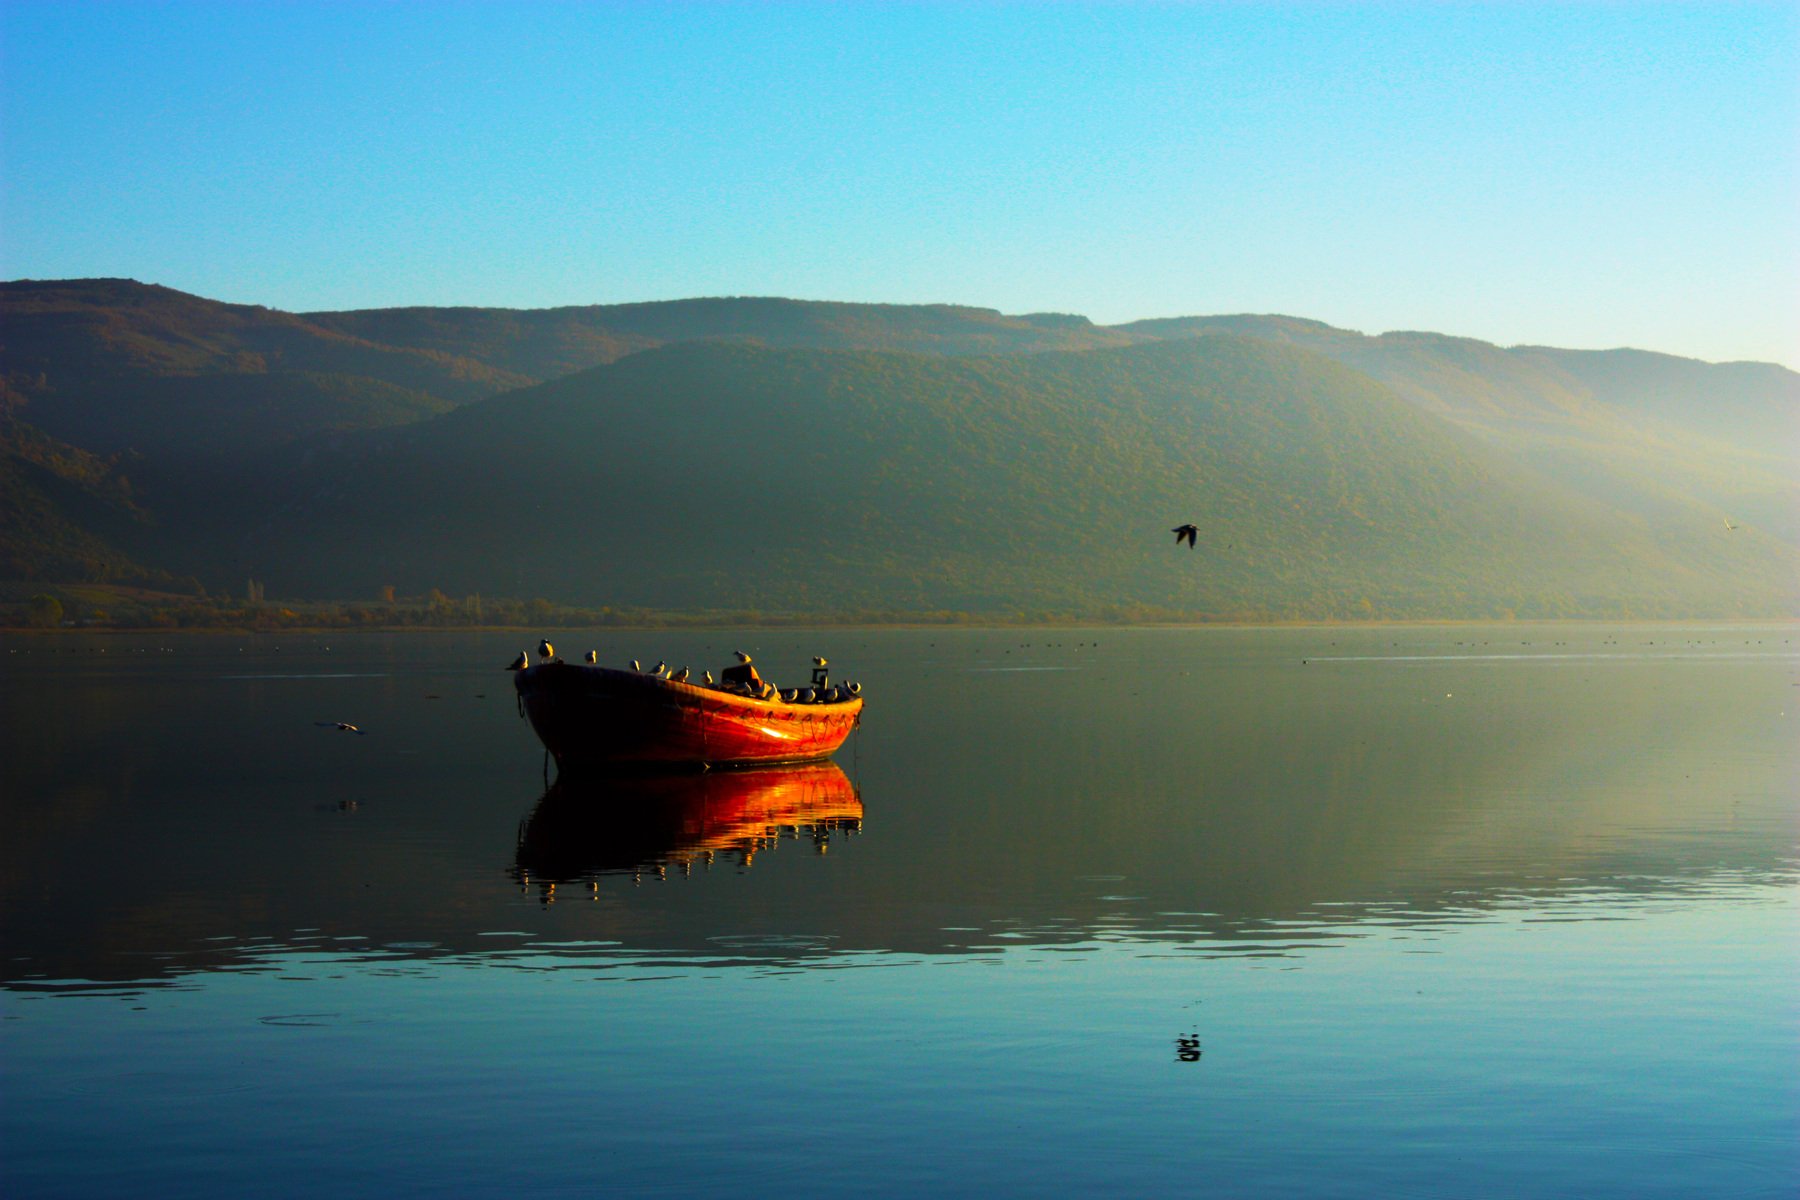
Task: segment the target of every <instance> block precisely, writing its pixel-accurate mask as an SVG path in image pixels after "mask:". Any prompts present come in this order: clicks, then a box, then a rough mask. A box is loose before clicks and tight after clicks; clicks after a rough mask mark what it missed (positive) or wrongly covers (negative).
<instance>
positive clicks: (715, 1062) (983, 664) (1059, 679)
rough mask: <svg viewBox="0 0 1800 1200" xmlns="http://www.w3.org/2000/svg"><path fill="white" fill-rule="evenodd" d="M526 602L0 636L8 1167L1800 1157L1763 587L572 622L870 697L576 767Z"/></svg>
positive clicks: (1067, 1188) (417, 1184)
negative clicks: (736, 773)
mask: <svg viewBox="0 0 1800 1200" xmlns="http://www.w3.org/2000/svg"><path fill="white" fill-rule="evenodd" d="M524 640H525V639H523V638H521V637H520V636H519V635H457V636H441V637H440V636H431V635H413V636H406V637H385V636H361V637H346V636H330V637H315V636H306V637H292V636H289V637H255V638H251V637H230V636H204V637H176V636H171V635H161V636H144V637H107V638H98V637H95V638H85V637H55V638H22V637H20V638H12V639H8V640H0V677H3V682H4V688H3V690H0V754H3V755H4V761H5V764H6V769H5V772H4V776H3V779H4V782H3V784H0V786H3V787H4V789H5V790H4V809H3V815H0V961H3V967H0V1192H4V1194H6V1195H7V1196H9V1197H36V1196H64V1195H67V1196H127V1195H130V1196H139V1195H143V1194H147V1193H148V1194H156V1195H164V1196H226V1195H230V1196H241V1195H252V1194H253V1195H278V1196H279V1195H317V1194H321V1193H350V1192H367V1191H374V1190H377V1189H379V1190H380V1191H382V1192H384V1193H386V1194H390V1195H444V1194H457V1193H464V1194H466V1193H470V1192H484V1193H497V1192H500V1191H502V1190H504V1191H506V1192H508V1193H516V1192H525V1191H528V1190H535V1189H549V1188H564V1189H580V1191H582V1192H584V1193H593V1194H610V1195H670V1196H696V1195H699V1196H704V1195H724V1194H730V1195H733V1196H744V1195H768V1194H772V1193H775V1192H776V1191H777V1190H779V1191H780V1192H781V1193H784V1194H790V1195H801V1196H805V1195H834V1194H844V1193H855V1194H858V1195H911V1194H917V1193H920V1192H924V1193H927V1194H936V1195H974V1194H977V1193H987V1192H1000V1193H1002V1194H1009V1195H1045V1196H1050V1195H1074V1194H1150V1193H1153V1192H1155V1193H1170V1192H1175V1193H1179V1194H1189V1195H1219V1196H1243V1195H1294V1196H1302V1195H1304V1196H1333V1197H1335V1196H1343V1197H1409V1196H1433V1197H1489V1196H1492V1197H1522V1196H1545V1197H1550V1196H1557V1197H1563V1196H1595V1197H1612V1196H1617V1197H1656V1196H1669V1197H1695V1196H1709V1197H1765V1196H1766V1197H1788V1196H1792V1195H1794V1194H1795V1192H1796V1190H1800V1136H1797V1135H1800V1002H1797V1000H1796V997H1800V953H1797V951H1800V804H1797V800H1796V798H1797V796H1800V738H1797V737H1796V723H1797V721H1800V630H1796V629H1794V628H1793V627H1791V626H1705V627H1701V626H1682V627H1662V626H1622V627H1597V626H1555V627H1545V626H1530V627H1513V626H1496V627H1490V628H1419V629H1404V630H1389V629H1383V630H1376V629H1366V630H1344V629H1281V630H1265V631H1246V630H1193V631H1169V630H1156V631H1130V630H1074V631H1055V632H1050V633H1045V632H1042V631H1002V632H994V631H920V632H914V631H904V632H885V631H884V632H869V631H857V630H851V631H844V630H829V631H819V632H813V633H800V632H794V633H789V632H781V633H768V632H755V633H742V634H718V633H680V634H647V633H630V634H621V633H616V632H606V633H595V634H589V635H584V634H569V633H565V634H564V635H563V636H562V637H560V638H558V639H557V641H558V642H559V643H560V644H561V648H562V650H563V652H564V653H565V654H568V653H569V652H570V651H575V652H577V653H579V652H580V651H584V650H586V649H587V648H588V647H589V646H593V647H596V648H598V649H599V651H600V655H601V659H602V661H604V662H613V663H618V664H621V665H622V664H623V663H624V662H625V661H626V660H628V659H630V658H634V657H636V658H642V659H645V660H655V659H657V658H667V659H669V661H670V662H671V663H676V664H680V663H684V662H685V663H689V664H691V665H693V666H694V667H695V669H696V670H698V669H699V668H700V667H702V666H711V667H712V668H713V669H714V670H715V671H716V670H717V669H718V668H719V667H720V666H722V665H724V663H725V662H726V661H728V660H729V652H730V650H732V649H733V648H736V647H739V646H742V647H743V648H745V649H747V650H750V651H751V652H752V653H754V654H755V655H756V657H757V662H758V666H759V667H763V668H766V670H765V673H766V674H768V675H770V676H771V677H773V678H775V679H776V680H777V681H779V682H790V683H791V682H797V681H800V680H801V679H802V678H803V677H804V674H805V667H806V660H807V657H808V656H810V655H811V654H814V653H823V654H827V655H829V656H830V657H831V659H832V660H833V664H834V667H840V668H843V669H844V670H843V674H845V675H847V676H849V677H852V678H858V679H861V680H862V681H863V682H864V684H865V686H866V687H867V694H868V696H869V707H868V710H867V715H866V718H865V722H864V727H863V729H862V730H861V731H860V732H859V733H858V734H857V735H856V737H855V738H854V739H853V740H852V742H851V743H850V744H849V745H848V746H846V747H845V749H844V750H843V751H842V752H841V753H840V754H839V756H838V759H837V768H836V769H828V770H822V771H814V772H811V773H810V774H808V775H806V776H805V777H794V776H770V777H763V778H749V779H747V778H741V777H725V776H717V775H715V776H703V777H695V778H688V779H681V780H673V781H671V780H653V781H642V782H635V783H632V782H627V783H614V784H610V785H605V786H595V785H581V786H567V785H559V786H557V787H555V788H551V789H547V788H546V778H545V775H544V770H543V761H542V754H541V750H540V748H539V746H538V744H537V742H536V740H535V739H534V738H533V736H532V734H531V732H530V729H529V728H528V727H527V726H526V725H525V724H524V723H523V722H522V721H520V720H519V718H518V716H517V714H516V711H515V706H514V701H513V697H512V691H511V680H510V677H509V676H508V675H507V674H506V673H505V672H504V671H503V670H501V669H500V668H502V667H503V666H504V665H505V663H506V662H508V661H509V660H510V659H511V658H512V656H513V655H514V654H516V653H517V651H518V649H519V647H520V646H521V645H522V644H523V643H524ZM531 640H533V641H535V638H533V639H531ZM339 720H343V721H350V722H353V723H355V724H357V725H359V726H361V727H362V728H363V729H364V730H366V731H367V733H366V736H356V735H352V734H345V733H341V732H339V731H337V730H335V729H329V728H321V727H319V726H318V725H317V724H315V722H320V721H326V722H331V721H339Z"/></svg>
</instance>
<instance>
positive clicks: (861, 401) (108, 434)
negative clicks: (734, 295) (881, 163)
mask: <svg viewBox="0 0 1800 1200" xmlns="http://www.w3.org/2000/svg"><path fill="white" fill-rule="evenodd" d="M0 322H3V324H0V330H3V334H0V337H3V341H0V380H3V381H4V383H5V386H6V388H7V391H6V392H5V398H6V403H5V410H6V413H7V419H8V422H9V423H8V424H7V425H6V426H5V433H6V438H5V440H4V442H3V443H0V484H4V489H3V490H0V503H4V506H5V508H4V512H5V515H6V519H5V528H4V531H3V532H4V547H3V548H4V549H5V557H4V559H3V560H0V569H3V570H4V571H6V572H7V573H9V574H11V575H12V576H13V577H15V578H17V577H29V578H34V579H58V578H60V579H70V580H73V579H84V578H126V577H130V576H131V575H132V574H133V573H138V574H142V573H145V572H160V571H166V572H173V573H176V574H183V575H185V574H189V573H192V574H196V575H198V576H199V577H200V578H201V579H202V580H205V581H207V582H208V583H209V585H210V586H215V587H232V586H235V585H236V584H237V583H239V582H240V581H241V580H243V579H244V578H245V577H246V576H247V575H254V576H255V577H256V578H258V579H261V580H264V581H265V583H266V586H267V588H268V591H269V594H271V595H277V594H279V595H290V596H315V597H368V596H371V595H373V594H374V592H375V591H376V589H379V588H382V587H387V586H393V587H396V588H398V589H400V590H401V591H402V592H419V591H423V590H425V589H428V588H440V589H443V590H444V591H446V592H449V593H451V594H453V595H464V594H471V593H487V594H500V595H514V596H540V595H541V596H544V597H547V598H550V599H552V600H556V601H559V602H564V603H579V604H583V605H590V606H601V605H614V606H628V607H634V608H644V607H657V608H667V609H684V610H697V609H705V610H718V611H733V612H761V613H771V614H773V613H784V614H787V613H798V614H806V613H814V614H854V613H858V612H862V613H877V612H878V613H883V614H903V613H906V612H925V611H934V612H935V611H945V610H950V611H957V612H966V613H969V614H971V615H976V616H979V615H981V614H989V615H996V616H1018V615H1021V614H1022V615H1026V616H1031V615H1046V616H1049V615H1055V616H1063V615H1067V616H1090V617H1129V616H1132V615H1145V614H1169V615H1177V614H1179V615H1190V616H1206V617H1243V618H1256V617H1271V616H1273V617H1368V616H1407V617H1484V616H1499V615H1506V614H1516V615H1520V616H1556V615H1598V616H1621V615H1640V616H1732V615H1742V616H1780V615H1792V614H1794V613H1795V612H1797V611H1800V604H1797V603H1796V593H1797V592H1800V492H1797V491H1796V483H1795V481H1796V480H1800V439H1796V438H1795V437H1794V431H1795V423H1796V420H1800V376H1797V375H1796V374H1795V373H1794V372H1792V371H1788V370H1786V369H1784V368H1781V367H1777V366H1772V365H1768V364H1741V363H1740V364H1707V363H1699V362H1694V361H1692V360H1687V359H1679V358H1673V357H1671V356H1666V355H1657V354H1650V353H1647V352H1641V351H1599V352H1595V351H1568V350H1556V349H1550V348H1544V347H1515V348H1512V349H1502V348H1500V347H1496V346H1493V345H1490V344H1488V343H1484V342H1479V341H1475V340H1472V339H1465V338H1452V337H1446V336H1443V335H1438V334H1428V333H1393V334H1384V335H1380V336H1378V337H1368V336H1365V335H1362V334H1358V333H1354V332H1351V331H1346V330H1338V329H1333V328H1331V327H1330V326H1326V325H1322V324H1319V323H1317V322H1311V321H1304V320H1299V319H1296V318H1287V317H1268V316H1236V317H1198V318H1179V319H1173V320H1168V321H1144V322H1136V323H1133V324H1131V325H1126V326H1118V327H1110V328H1108V327H1101V326H1095V325H1093V324H1091V323H1090V322H1088V321H1087V320H1086V319H1085V318H1081V317H1078V316H1070V315H1066V314H1031V315H1026V316H1006V315H1003V314H1000V313H996V312H993V311H991V310H985V309H976V308H962V307H956V306H948V305H944V306H937V305H933V306H902V305H857V304H835V303H823V302H804V301H791V300H779V299H716V300H691V301H672V302H666V303H654V304H628V305H600V306H588V307H580V308H562V309H548V310H534V311H517V310H502V309H473V308H467V309H464V308H454V309H393V310H377V311H371V312H352V313H311V314H299V315H295V314H286V313H279V312H275V311H272V310H268V309H261V308H254V307H248V306H241V305H223V304H218V303H216V302H213V301H209V300H204V299H201V298H198V297H192V296H185V295H183V294H182V293H179V292H173V291H170V290H169V289H165V288H155V287H146V286H144V285H139V284H134V283H131V282H130V281H114V280H97V281H66V282H52V283H36V282H20V283H9V284H4V285H0ZM46 464H50V465H48V466H47V465H46ZM59 472H60V473H59ZM1190 520H1191V521H1194V522H1195V523H1197V524H1198V525H1199V526H1200V529H1201V536H1200V545H1199V547H1198V549H1197V550H1194V551H1189V550H1187V549H1185V548H1182V549H1180V550H1179V551H1178V550H1176V549H1175V548H1174V546H1173V540H1174V539H1173V535H1172V533H1170V532H1169V529H1170V527H1171V526H1173V525H1175V524H1179V523H1182V522H1185V521H1190ZM1728 525H1730V526H1735V528H1727V526H1728Z"/></svg>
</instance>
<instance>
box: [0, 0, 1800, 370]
mask: <svg viewBox="0 0 1800 1200" xmlns="http://www.w3.org/2000/svg"><path fill="white" fill-rule="evenodd" d="M0 36H3V42H0V54H3V56H4V58H3V60H0V181H3V182H0V187H3V188H4V192H3V199H0V275H3V276H4V277H5V278H23V277H33V278H56V277H71V276H92V275H112V276H129V277H132V278H136V279H141V280H145V281H150V282H157V283H164V284H168V285H169V286H171V287H177V288H181V289H183V290H187V291H192V292H198V293H201V294H203V295H206V296H211V297H215V298H218V299H223V300H232V301H243V302H252V303H259V304H267V305H270V306H273V307H276V308H284V309H295V310H307V309H318V308H363V307H376V306H385V305H398V304H483V305H506V306H519V307H540V306H547V305H558V304H583V303H603V302H614V301H623V300H643V299H667V298H674V297H681V296H697V295H783V296H798V297H806V298H813V299H833V300H880V301H896V302H907V303H911V302H926V301H950V302H957V303H964V304H976V305H984V306H989V307H994V308H999V309H1003V310H1006V311H1008V312H1025V311H1038V310H1057V311H1065V312H1080V313H1085V314H1087V315H1088V316H1091V317H1093V318H1094V319H1095V320H1097V321H1102V322H1117V321H1125V320H1130V319H1133V318H1137V317H1149V316H1174V315H1181V314H1191V313H1220V312H1282V313H1290V314H1294V315H1298V316H1306V317H1314V318H1317V319H1320V320H1324V321H1329V322H1331V323H1332V324H1335V325H1343V326H1348V327H1350V328H1354V329H1361V330H1365V331H1368V332H1379V331H1382V330H1386V329H1397V328H1405V329H1434V330H1441V331H1444V332H1449V333H1459V334H1467V335H1470V336H1474V337H1479V338H1483V339H1486V340H1490V341H1496V342H1500V343H1502V344H1510V343H1514V342H1543V343H1550V344H1555V345H1564V346H1583V347H1603V346H1616V345H1633V346H1641V347H1645V348H1649V349H1657V350H1666V351H1670V352H1673V353H1680V354H1689V355H1694V356H1697V357H1701V358H1708V359H1731V358H1758V359H1769V360H1775V361H1781V362H1786V363H1787V364H1789V365H1790V366H1796V367H1800V4H1794V3H1790V2H1787V0H1783V2H1782V3H1770V4H1729V3H1701V4H1685V5H1681V4H1678V5H1654V4H1634V3H1614V4H1578V5H1570V4H1564V5H1541V6H1534V5H1526V4H1492V5H1453V4H1435V3H1434V4H1344V3H1333V4H1326V3H1319V4H1303V5H1277V4H1249V3H1221V4H1211V5H1200V4H1195V5H1177V4H1108V5H1075V4H1059V5H1049V4H1002V3H964V4H944V5H940V4H876V3H867V4H857V3H842V4H832V5H825V4H815V5H800V4H772V3H767V4H749V3H744V4H724V5H721V4H653V3H630V4H596V3H584V4H550V3H534V4H500V3H424V2H422V0H421V2H411V3H389V4H376V3H353V2H325V0H317V2H314V3H249V2H246V0H233V2H232V3H224V4H196V3H165V4H156V3H115V4H84V3H76V2H72V0H56V2H54V3H35V2H23V0H0Z"/></svg>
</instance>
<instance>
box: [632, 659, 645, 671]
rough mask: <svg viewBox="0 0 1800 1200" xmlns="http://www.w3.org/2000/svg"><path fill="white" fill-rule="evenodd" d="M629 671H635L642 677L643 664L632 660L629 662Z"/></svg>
mask: <svg viewBox="0 0 1800 1200" xmlns="http://www.w3.org/2000/svg"><path fill="white" fill-rule="evenodd" d="M631 669H632V670H633V671H636V672H637V673H638V674H639V675H642V674H643V673H644V664H643V663H641V662H639V661H638V660H637V659H635V658H634V659H632V660H631Z"/></svg>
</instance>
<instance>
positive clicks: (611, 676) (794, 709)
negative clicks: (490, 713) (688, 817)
mask: <svg viewBox="0 0 1800 1200" xmlns="http://www.w3.org/2000/svg"><path fill="white" fill-rule="evenodd" d="M553 668H560V670H559V671H558V675H561V674H562V673H563V672H570V671H572V672H575V673H576V675H575V676H573V677H570V678H569V682H574V681H575V680H576V679H578V678H587V679H590V680H595V679H597V680H603V681H605V682H607V683H624V684H626V685H627V686H628V687H630V688H636V689H640V690H643V691H645V692H647V693H655V692H664V693H668V694H670V695H671V696H672V697H673V698H675V699H677V700H680V701H685V702H686V703H685V704H684V705H683V707H692V708H700V709H702V710H705V709H707V708H708V707H710V706H713V705H717V706H718V707H719V709H721V710H724V711H732V710H736V711H739V712H741V713H743V714H745V715H748V714H752V713H753V714H756V715H757V716H759V717H775V718H777V719H780V720H786V721H806V720H807V719H808V718H809V717H814V716H850V715H854V714H857V713H860V712H861V711H862V707H863V698H862V697H861V696H852V697H850V699H848V700H833V701H813V702H811V703H801V702H798V701H787V700H781V699H775V700H761V699H757V698H756V697H753V696H740V695H738V694H737V693H735V692H728V691H724V690H723V689H721V688H717V687H706V686H705V685H703V684H693V683H679V682H677V681H675V680H673V679H668V678H665V677H664V676H661V675H651V674H649V673H647V672H642V671H627V670H623V669H621V668H619V667H603V666H600V665H599V664H597V663H572V662H564V661H563V660H561V659H553V660H552V661H550V662H546V663H537V664H534V665H533V666H530V667H526V668H524V669H523V670H521V671H520V672H519V680H518V682H519V685H520V686H519V690H520V691H524V690H525V685H526V684H528V683H529V684H532V685H538V684H540V683H541V684H542V686H544V687H546V688H548V687H550V686H563V685H560V684H557V685H553V684H551V683H549V682H545V676H543V675H540V674H538V672H543V671H548V670H551V669H553ZM527 677H529V678H527ZM549 678H550V679H552V680H554V679H556V678H557V676H556V675H552V676H550V677H549Z"/></svg>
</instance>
